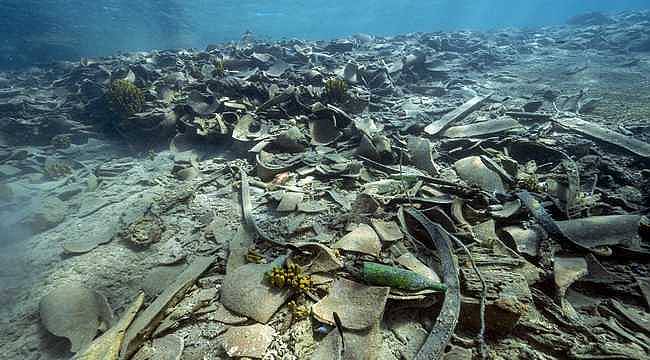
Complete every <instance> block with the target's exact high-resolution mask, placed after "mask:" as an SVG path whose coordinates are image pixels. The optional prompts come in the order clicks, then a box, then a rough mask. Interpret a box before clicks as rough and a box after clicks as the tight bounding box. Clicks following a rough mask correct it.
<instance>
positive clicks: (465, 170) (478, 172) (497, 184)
mask: <svg viewBox="0 0 650 360" xmlns="http://www.w3.org/2000/svg"><path fill="white" fill-rule="evenodd" d="M454 170H456V173H457V174H458V177H460V178H461V179H463V180H464V181H465V182H466V183H468V184H470V185H476V186H478V187H480V188H481V189H483V190H485V191H488V192H491V193H493V192H505V185H504V184H503V180H501V177H499V175H498V174H497V173H496V172H495V171H493V170H491V169H489V168H488V167H487V166H485V164H484V163H483V161H482V160H481V158H480V157H479V156H470V157H466V158H464V159H460V160H458V161H456V162H455V163H454Z"/></svg>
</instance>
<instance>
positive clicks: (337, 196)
mask: <svg viewBox="0 0 650 360" xmlns="http://www.w3.org/2000/svg"><path fill="white" fill-rule="evenodd" d="M325 192H326V193H327V194H329V196H330V197H331V198H332V200H334V201H335V202H336V203H337V204H339V205H340V206H341V207H342V208H343V210H346V211H350V210H351V209H352V204H351V203H350V200H348V198H347V197H346V196H345V195H344V194H342V193H340V192H337V191H335V190H326V191H325Z"/></svg>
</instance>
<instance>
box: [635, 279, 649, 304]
mask: <svg viewBox="0 0 650 360" xmlns="http://www.w3.org/2000/svg"><path fill="white" fill-rule="evenodd" d="M636 282H637V284H639V288H641V294H643V297H644V298H645V303H646V305H647V307H648V310H650V278H642V277H637V278H636Z"/></svg>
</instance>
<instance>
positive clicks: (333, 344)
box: [309, 322, 382, 360]
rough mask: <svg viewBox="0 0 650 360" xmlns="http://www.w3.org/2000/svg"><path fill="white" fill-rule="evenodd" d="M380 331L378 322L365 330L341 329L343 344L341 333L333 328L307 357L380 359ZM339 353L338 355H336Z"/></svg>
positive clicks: (355, 359)
mask: <svg viewBox="0 0 650 360" xmlns="http://www.w3.org/2000/svg"><path fill="white" fill-rule="evenodd" d="M381 335H382V332H381V328H380V326H379V322H377V324H375V325H373V326H372V327H370V328H369V329H367V330H362V331H348V332H346V331H343V338H344V339H345V346H343V343H342V340H341V339H342V338H341V333H340V332H339V330H338V329H336V328H335V329H334V330H332V331H330V332H329V334H327V336H325V338H324V339H323V340H322V341H321V342H320V343H319V344H318V348H317V349H316V351H314V352H313V353H312V354H311V356H310V357H309V359H310V360H333V359H335V360H370V359H382V357H381V351H382V349H381V344H382V336H381ZM337 354H340V355H337Z"/></svg>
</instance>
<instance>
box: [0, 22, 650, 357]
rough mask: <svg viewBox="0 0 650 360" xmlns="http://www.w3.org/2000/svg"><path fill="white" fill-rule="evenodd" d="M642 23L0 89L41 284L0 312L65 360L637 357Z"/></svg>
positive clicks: (268, 57) (67, 74)
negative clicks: (113, 316) (37, 327)
mask: <svg viewBox="0 0 650 360" xmlns="http://www.w3.org/2000/svg"><path fill="white" fill-rule="evenodd" d="M648 21H650V15H649V14H648V13H646V12H633V13H628V14H617V15H613V16H606V19H603V18H602V17H601V16H598V15H594V14H592V15H588V16H587V15H586V16H584V17H582V18H575V19H573V20H571V23H572V24H573V25H572V26H570V27H562V26H558V27H553V28H540V29H535V30H528V29H526V30H523V29H522V30H517V29H510V30H508V31H507V32H505V31H498V30H495V31H492V32H485V33H478V32H469V31H467V32H451V33H442V32H440V33H429V34H427V33H417V34H408V35H400V36H395V37H379V36H377V37H373V36H368V35H364V34H359V35H356V36H352V37H350V38H347V39H338V40H334V41H330V42H322V41H302V40H290V41H289V40H287V41H280V42H261V41H257V40H255V39H254V38H253V37H252V36H251V35H250V34H248V35H247V36H246V37H245V38H246V39H243V40H242V41H241V42H240V43H237V44H223V45H212V46H210V47H209V49H206V50H205V51H197V50H166V51H154V52H150V53H137V54H121V55H119V56H115V57H107V58H103V59H97V60H92V59H85V60H84V61H82V62H81V63H78V64H77V63H74V64H73V63H65V64H58V65H52V66H51V67H48V68H44V69H42V71H36V70H35V71H32V72H28V73H25V74H13V73H7V74H4V73H2V74H0V78H1V79H4V78H5V77H6V83H7V84H11V87H6V88H5V87H2V89H0V114H1V115H2V117H1V120H0V180H2V184H1V185H0V197H1V198H2V199H3V200H4V201H2V204H0V211H2V215H3V216H1V217H0V218H1V219H0V221H2V225H3V226H6V228H8V229H11V230H12V231H11V235H14V234H13V233H14V231H13V230H14V229H17V230H16V231H15V233H21V232H24V233H25V234H28V235H31V234H36V235H35V236H33V237H31V238H28V239H29V240H26V241H25V242H24V244H25V245H24V246H26V247H27V249H29V251H26V253H29V254H33V255H34V256H35V258H34V259H31V258H30V259H29V264H32V263H33V264H35V266H34V269H40V268H41V267H43V268H45V266H39V265H42V262H45V263H47V264H57V266H55V267H52V268H48V270H47V271H48V272H51V273H47V274H39V276H40V275H47V276H42V278H43V279H46V281H50V279H58V280H57V282H56V283H55V285H56V289H55V290H53V291H52V292H51V293H49V294H47V295H46V294H44V293H42V292H43V291H44V290H43V289H48V290H49V286H48V287H39V286H33V287H25V288H24V289H23V288H19V289H8V292H13V293H16V294H20V295H21V297H19V299H29V300H24V301H33V299H42V300H41V306H40V312H41V319H42V321H43V324H44V325H45V328H46V329H47V330H48V331H49V332H50V333H52V334H54V335H57V336H63V337H67V338H68V339H70V342H71V343H72V351H73V352H75V351H76V352H77V353H78V357H79V358H85V357H84V356H86V357H88V358H107V359H109V358H116V357H117V356H118V349H120V348H121V350H120V352H121V355H119V356H121V357H122V358H129V356H133V358H134V359H139V358H143V359H144V358H161V359H165V358H179V357H180V358H189V359H198V358H204V357H210V358H228V357H247V358H262V359H276V358H277V359H279V358H286V359H294V358H297V359H308V358H310V359H333V358H336V359H338V358H340V359H356V358H360V357H364V358H367V359H386V360H390V359H397V358H407V359H439V358H456V357H458V358H463V359H469V358H483V359H487V358H535V359H564V358H581V359H587V358H594V359H596V358H633V359H646V358H648V354H649V351H650V348H649V347H648V345H647V344H648V327H647V318H648V310H650V308H648V306H650V285H649V284H648V279H649V278H650V272H649V271H648V269H647V268H646V266H644V264H645V263H646V262H647V259H648V258H650V241H649V239H650V236H649V235H650V227H649V226H648V224H649V220H648V216H647V215H648V211H649V204H650V203H649V202H648V200H649V199H650V173H648V170H645V168H647V165H648V162H647V161H648V158H649V157H650V155H649V154H650V152H649V151H648V141H649V140H650V137H649V136H648V134H650V133H648V131H646V130H647V129H649V128H650V127H649V126H648V124H646V121H645V120H640V119H646V118H648V114H650V111H648V109H647V104H645V103H643V104H639V103H637V102H636V101H637V100H636V98H637V97H638V98H642V95H644V94H645V95H647V91H646V89H645V88H642V87H640V86H638V85H631V84H632V83H634V81H633V79H632V78H634V79H636V77H638V76H637V75H638V73H646V72H647V71H646V70H648V69H647V64H648V63H650V62H648V57H647V55H646V54H642V53H637V52H636V51H637V50H635V49H639V48H643V45H644V44H643V43H641V42H639V41H638V39H641V38H643V36H642V35H643V31H646V32H647V28H648V25H647V23H648ZM586 24H588V26H585V25H586ZM628 41H629V46H627V45H625V46H624V45H623V44H624V43H626V42H628ZM585 54H586V55H585ZM621 54H625V56H622V55H621ZM584 56H589V61H588V62H587V63H585V62H584V60H583V59H584ZM540 58H543V59H545V61H544V62H540V61H539V60H540ZM531 64H534V65H535V66H531ZM603 79H607V81H605V80H603ZM610 79H617V81H614V80H612V81H609V80H610ZM618 79H630V81H627V80H626V81H618ZM3 81H4V80H3ZM585 83H589V84H593V86H592V85H590V88H589V89H584V88H583V87H584V84H585ZM620 93H625V94H628V95H630V96H623V97H624V98H625V99H624V100H625V101H623V100H622V99H619V98H617V97H616V96H619V95H615V94H620ZM631 95H634V96H631ZM623 104H625V107H624V109H623ZM628 105H629V106H628ZM116 119H117V120H116ZM106 137H111V141H115V140H119V141H120V143H119V148H118V149H116V148H111V147H108V145H107V144H108V143H109V142H108V141H106ZM25 144H30V145H29V146H26V145H25ZM161 149H169V150H161ZM36 195H38V196H36ZM38 199H45V200H43V201H39V200H38ZM46 200H47V201H46ZM4 228H5V227H3V229H4ZM23 230H24V231H23ZM116 235H118V236H119V237H120V238H121V239H122V240H123V241H111V240H113V239H114V238H115V237H116ZM19 244H21V243H19ZM99 245H102V246H99ZM133 245H135V246H133ZM32 249H33V250H34V251H32ZM39 251H40V252H43V253H45V254H47V258H42V259H41V258H37V255H38V254H40V252H39ZM61 252H64V253H65V256H59V255H60V254H61ZM71 255H74V256H71ZM5 256H6V257H7V258H6V259H7V260H8V261H13V259H11V255H5ZM2 260H3V261H4V260H5V258H4V257H3V259H2ZM39 262H41V263H39ZM58 265H60V266H58ZM11 270H12V269H11V266H8V267H7V271H9V272H10V271H11ZM18 274H19V275H16V278H22V277H24V276H23V275H24V274H23V273H18ZM3 276H4V273H3ZM67 277H71V278H73V279H79V280H80V281H81V282H82V283H84V284H93V287H94V288H97V289H98V290H101V292H102V293H107V294H108V293H110V296H108V298H109V299H110V300H111V302H115V304H116V305H117V306H116V308H122V309H125V310H124V315H123V318H122V320H120V321H119V322H118V323H116V324H113V323H112V321H110V316H108V314H109V313H110V307H108V305H107V302H106V299H104V298H103V297H102V296H100V295H98V293H97V292H95V291H93V290H89V289H85V288H83V287H80V286H77V285H74V286H73V285H69V284H72V283H73V282H72V281H70V283H69V284H68V283H67V282H65V283H61V284H62V285H59V282H58V281H59V280H60V279H62V278H67ZM73 279H71V280H73ZM39 281H40V280H39ZM44 281H45V280H44ZM141 289H144V290H145V291H146V292H147V293H146V295H137V296H136V294H137V293H138V291H140V290H141ZM13 293H12V294H13ZM34 294H36V295H38V296H32V295H34ZM145 296H146V298H145ZM133 298H135V299H136V301H135V302H134V303H133V305H131V306H128V305H127V306H124V305H125V304H126V303H127V302H130V301H131V299H133ZM145 303H146V304H147V306H146V307H145V309H144V310H143V311H141V312H139V309H140V307H144V305H145ZM28 308H29V307H28ZM9 317H10V319H9V321H12V324H13V323H16V324H17V325H16V326H17V330H7V329H2V330H0V331H1V333H0V335H2V338H3V339H4V338H7V339H8V341H7V343H8V344H9V345H4V344H3V345H2V347H1V348H2V350H3V354H5V353H7V354H9V355H7V356H8V357H16V356H17V355H16V354H23V355H24V352H23V350H22V348H19V347H20V346H21V344H22V346H23V348H26V349H28V350H24V351H27V352H30V353H33V352H36V351H37V350H35V349H37V348H38V350H39V351H40V350H43V351H45V350H44V349H42V347H43V346H44V345H43V346H42V345H40V343H38V344H39V345H34V346H33V345H31V344H33V343H34V342H33V341H32V340H33V339H31V338H30V337H29V336H28V335H25V336H26V337H27V338H29V339H30V341H31V342H30V343H29V344H30V345H29V346H27V345H25V342H24V341H23V340H22V338H21V336H23V334H22V332H24V331H27V330H25V329H29V326H31V325H32V324H30V323H29V321H30V319H32V318H33V317H30V316H24V315H20V316H19V315H15V314H13V313H10V316H9ZM72 325H74V326H72ZM98 331H104V333H103V334H102V335H101V336H100V337H99V338H97V339H95V337H96V336H97V335H99V334H98ZM93 339H94V340H93ZM25 341H26V340H25ZM43 343H46V342H43ZM13 344H17V345H13ZM6 349H8V350H6ZM5 350H6V351H5ZM66 350H67V349H66Z"/></svg>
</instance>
